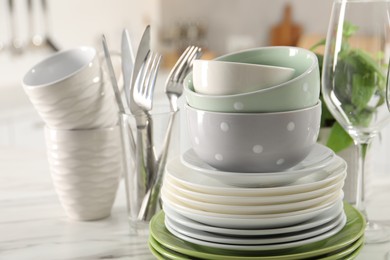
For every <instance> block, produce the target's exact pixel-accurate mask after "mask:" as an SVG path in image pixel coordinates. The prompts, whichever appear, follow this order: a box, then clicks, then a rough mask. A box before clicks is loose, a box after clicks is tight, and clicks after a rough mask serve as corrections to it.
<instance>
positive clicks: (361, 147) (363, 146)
mask: <svg viewBox="0 0 390 260" xmlns="http://www.w3.org/2000/svg"><path fill="white" fill-rule="evenodd" d="M369 144H370V142H366V143H357V144H356V145H357V147H358V168H357V174H358V176H357V189H356V208H357V209H359V210H360V211H361V212H362V213H363V214H364V215H365V217H367V214H366V205H365V177H366V176H365V163H366V155H367V148H368V146H369ZM366 219H367V218H366Z"/></svg>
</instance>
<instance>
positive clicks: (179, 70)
mask: <svg viewBox="0 0 390 260" xmlns="http://www.w3.org/2000/svg"><path fill="white" fill-rule="evenodd" d="M197 48H198V47H196V46H191V48H190V49H189V51H188V52H187V53H186V54H185V55H184V56H183V55H182V57H183V59H181V61H180V63H179V65H178V67H177V70H176V71H175V73H174V75H173V77H172V79H173V80H174V81H177V80H178V78H179V77H180V74H181V73H182V72H183V68H184V66H187V61H188V59H189V58H190V57H191V55H192V54H193V53H194V52H196V49H197Z"/></svg>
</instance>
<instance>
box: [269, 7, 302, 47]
mask: <svg viewBox="0 0 390 260" xmlns="http://www.w3.org/2000/svg"><path fill="white" fill-rule="evenodd" d="M270 34H271V35H270V38H271V39H270V40H271V45H276V46H297V44H298V41H299V37H300V36H301V34H302V27H301V26H300V25H299V24H296V23H294V21H293V18H292V7H291V5H290V4H287V5H286V6H285V8H284V11H283V17H282V19H281V21H280V23H279V24H277V25H275V26H273V27H272V28H271V33H270Z"/></svg>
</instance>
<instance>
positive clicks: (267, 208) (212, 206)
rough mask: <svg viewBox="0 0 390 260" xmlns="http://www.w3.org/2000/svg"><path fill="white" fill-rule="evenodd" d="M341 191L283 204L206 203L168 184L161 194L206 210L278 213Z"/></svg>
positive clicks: (320, 201) (324, 200)
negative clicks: (185, 194) (182, 193)
mask: <svg viewBox="0 0 390 260" xmlns="http://www.w3.org/2000/svg"><path fill="white" fill-rule="evenodd" d="M341 192H342V190H341V187H340V188H339V189H338V190H335V191H333V192H329V193H327V194H325V195H323V196H321V197H317V198H314V199H310V200H303V201H298V202H292V203H283V204H274V205H256V206H253V205H250V206H245V205H240V206H237V205H223V204H217V203H208V202H202V201H197V200H193V199H190V198H187V197H185V196H182V195H181V194H180V192H178V191H177V190H175V189H171V188H169V185H163V187H162V189H161V193H162V194H167V195H169V196H172V197H174V198H175V199H176V200H177V201H178V202H180V203H183V204H185V205H187V206H188V207H190V208H193V209H197V210H203V211H207V212H215V213H221V214H245V215H246V214H258V215H259V214H278V213H286V212H293V211H298V210H304V209H308V208H311V207H314V206H317V205H319V204H321V203H324V202H326V201H327V200H330V199H331V198H332V197H337V196H339V195H340V193H341Z"/></svg>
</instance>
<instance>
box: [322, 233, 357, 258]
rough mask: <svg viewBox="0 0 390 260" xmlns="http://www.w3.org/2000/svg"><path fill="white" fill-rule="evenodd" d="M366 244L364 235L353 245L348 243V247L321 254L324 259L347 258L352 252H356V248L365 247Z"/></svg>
mask: <svg viewBox="0 0 390 260" xmlns="http://www.w3.org/2000/svg"><path fill="white" fill-rule="evenodd" d="M363 245H364V236H362V237H360V238H359V239H358V240H357V241H355V242H354V243H353V244H352V245H348V246H347V247H346V248H342V249H340V250H337V251H336V252H332V253H329V254H326V255H321V256H320V257H321V259H322V260H338V259H345V258H346V257H349V256H350V255H351V254H353V253H355V251H356V250H358V249H359V248H361V247H363Z"/></svg>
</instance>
